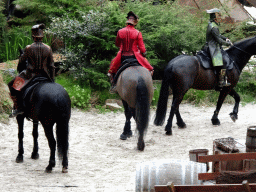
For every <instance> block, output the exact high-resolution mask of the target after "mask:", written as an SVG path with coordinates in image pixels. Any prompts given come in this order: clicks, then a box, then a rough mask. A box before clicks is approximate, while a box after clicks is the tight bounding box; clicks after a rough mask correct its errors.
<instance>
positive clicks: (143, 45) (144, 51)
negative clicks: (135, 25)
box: [138, 32, 146, 54]
mask: <svg viewBox="0 0 256 192" xmlns="http://www.w3.org/2000/svg"><path fill="white" fill-rule="evenodd" d="M138 48H139V50H140V52H141V54H145V53H146V48H145V44H144V42H143V38H142V34H141V32H139V34H138Z"/></svg>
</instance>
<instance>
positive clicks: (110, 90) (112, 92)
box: [109, 85, 117, 94]
mask: <svg viewBox="0 0 256 192" xmlns="http://www.w3.org/2000/svg"><path fill="white" fill-rule="evenodd" d="M109 92H110V94H115V93H117V91H116V85H112V86H111V87H110V89H109Z"/></svg>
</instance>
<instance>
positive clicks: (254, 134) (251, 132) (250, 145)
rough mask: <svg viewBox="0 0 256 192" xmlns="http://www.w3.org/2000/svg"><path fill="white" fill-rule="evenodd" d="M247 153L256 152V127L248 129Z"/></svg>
mask: <svg viewBox="0 0 256 192" xmlns="http://www.w3.org/2000/svg"><path fill="white" fill-rule="evenodd" d="M245 145H246V152H256V126H249V127H248V128H247V136H246V143H245Z"/></svg>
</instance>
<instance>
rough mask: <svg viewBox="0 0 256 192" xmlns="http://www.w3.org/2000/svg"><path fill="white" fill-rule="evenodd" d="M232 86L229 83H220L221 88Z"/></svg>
mask: <svg viewBox="0 0 256 192" xmlns="http://www.w3.org/2000/svg"><path fill="white" fill-rule="evenodd" d="M230 85H231V84H230V83H229V82H227V81H220V82H219V87H228V86H230Z"/></svg>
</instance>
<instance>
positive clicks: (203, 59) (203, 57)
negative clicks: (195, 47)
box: [196, 47, 234, 73]
mask: <svg viewBox="0 0 256 192" xmlns="http://www.w3.org/2000/svg"><path fill="white" fill-rule="evenodd" d="M221 54H222V58H223V65H224V66H226V67H225V68H226V69H227V70H231V69H233V67H234V61H233V60H232V59H231V58H230V57H229V55H228V53H227V52H226V51H224V50H223V49H221ZM196 57H197V59H198V61H199V63H200V64H201V65H202V66H203V67H204V68H205V69H214V67H213V65H212V59H211V55H210V51H209V47H206V48H203V49H202V50H201V51H199V52H198V53H197V55H196ZM215 73H216V71H215Z"/></svg>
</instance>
